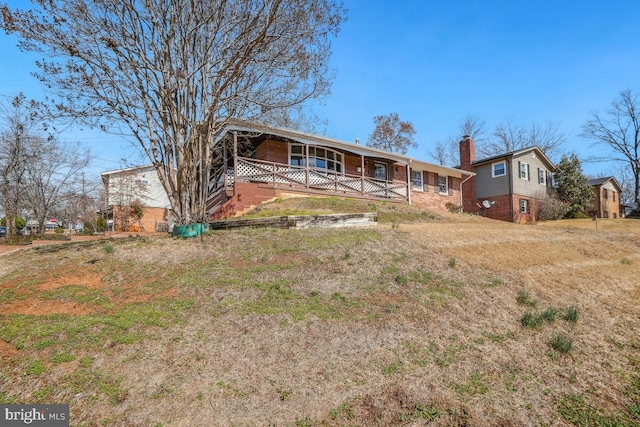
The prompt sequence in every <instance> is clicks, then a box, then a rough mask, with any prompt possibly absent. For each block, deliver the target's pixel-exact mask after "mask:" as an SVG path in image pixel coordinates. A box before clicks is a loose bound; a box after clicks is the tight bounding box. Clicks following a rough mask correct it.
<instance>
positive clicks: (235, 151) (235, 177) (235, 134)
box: [233, 131, 238, 196]
mask: <svg viewBox="0 0 640 427" xmlns="http://www.w3.org/2000/svg"><path fill="white" fill-rule="evenodd" d="M236 182H238V131H233V195H234V196H235V195H236Z"/></svg>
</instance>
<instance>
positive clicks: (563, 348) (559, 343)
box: [551, 334, 573, 354]
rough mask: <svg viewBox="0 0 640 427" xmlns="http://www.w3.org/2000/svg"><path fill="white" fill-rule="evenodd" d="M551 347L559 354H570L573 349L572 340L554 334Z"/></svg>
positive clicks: (562, 335) (563, 335)
mask: <svg viewBox="0 0 640 427" xmlns="http://www.w3.org/2000/svg"><path fill="white" fill-rule="evenodd" d="M551 347H553V349H554V350H556V351H559V352H560V353H564V354H567V353H570V352H571V350H572V349H573V340H572V339H571V338H569V337H568V336H566V335H565V334H554V335H553V338H551Z"/></svg>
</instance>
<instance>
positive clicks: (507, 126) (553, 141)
mask: <svg viewBox="0 0 640 427" xmlns="http://www.w3.org/2000/svg"><path fill="white" fill-rule="evenodd" d="M566 142H567V137H566V135H565V134H564V133H562V132H561V131H560V125H559V124H558V123H553V122H547V123H546V124H544V125H540V124H536V123H533V124H532V125H531V126H530V127H526V126H522V125H517V124H514V123H513V122H512V121H511V120H507V121H506V122H504V123H499V124H498V125H497V126H496V128H495V130H494V131H493V135H492V137H491V138H488V139H486V140H485V141H484V142H483V143H482V144H478V146H477V147H476V148H477V152H478V154H479V156H482V157H492V156H495V155H499V154H503V153H510V152H513V151H518V150H521V149H523V148H529V147H533V146H537V147H538V148H540V150H541V151H542V152H543V153H545V155H546V156H547V157H549V158H550V159H553V158H558V157H559V156H560V155H561V154H562V149H563V147H564V145H565V144H566Z"/></svg>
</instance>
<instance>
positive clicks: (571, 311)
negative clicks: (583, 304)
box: [562, 306, 578, 323]
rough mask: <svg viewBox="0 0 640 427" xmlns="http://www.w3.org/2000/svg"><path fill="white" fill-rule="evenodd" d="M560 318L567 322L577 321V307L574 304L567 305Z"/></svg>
mask: <svg viewBox="0 0 640 427" xmlns="http://www.w3.org/2000/svg"><path fill="white" fill-rule="evenodd" d="M562 318H563V319H564V320H566V321H567V322H571V323H576V322H577V321H578V309H577V308H575V307H574V306H571V307H569V308H568V309H567V310H566V311H565V313H564V316H562Z"/></svg>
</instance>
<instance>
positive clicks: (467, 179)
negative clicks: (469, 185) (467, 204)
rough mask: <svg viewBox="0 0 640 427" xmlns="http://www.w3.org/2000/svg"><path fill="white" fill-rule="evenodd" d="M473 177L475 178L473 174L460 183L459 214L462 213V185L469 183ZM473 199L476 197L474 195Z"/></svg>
mask: <svg viewBox="0 0 640 427" xmlns="http://www.w3.org/2000/svg"><path fill="white" fill-rule="evenodd" d="M474 176H475V174H473V175H469V176H468V177H466V178H465V179H463V180H462V181H460V213H463V212H464V195H463V194H462V184H464V183H465V182H467V181H469V180H470V179H471V178H473V177H474ZM475 197H476V195H475V194H474V195H473V198H474V199H475Z"/></svg>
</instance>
